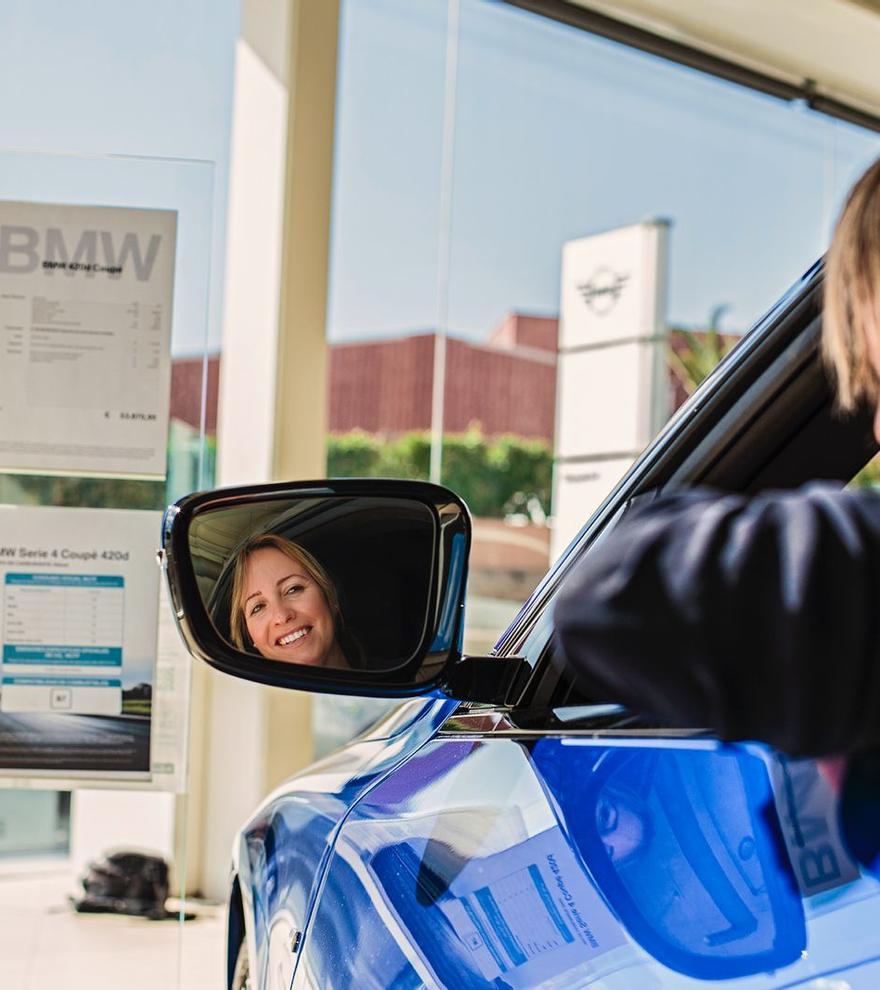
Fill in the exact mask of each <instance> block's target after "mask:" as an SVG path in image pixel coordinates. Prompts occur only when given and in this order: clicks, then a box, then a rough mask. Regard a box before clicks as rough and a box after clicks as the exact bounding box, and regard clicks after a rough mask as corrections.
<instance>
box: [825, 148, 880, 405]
mask: <svg viewBox="0 0 880 990" xmlns="http://www.w3.org/2000/svg"><path fill="white" fill-rule="evenodd" d="M878 304H880V159H878V160H877V161H875V162H874V164H873V165H872V166H871V167H870V168H869V169H868V170H867V172H865V174H864V175H863V176H862V177H861V178H860V179H859V181H858V182H857V183H856V184H855V185H854V186H853V188H852V190H851V192H850V194H849V197H848V199H847V201H846V205H845V206H844V208H843V211H842V212H841V214H840V218H839V220H838V221H837V227H836V228H835V231H834V238H833V240H832V242H831V248H830V249H829V251H828V257H827V259H826V266H825V305H824V315H823V320H822V351H823V354H824V357H825V360H826V362H827V364H828V365H829V366H830V368H831V370H832V373H833V374H834V377H835V379H836V381H837V398H838V403H839V405H840V407H841V408H843V409H845V410H852V409H854V408H855V407H856V406H857V405H858V404H859V403H860V402H861V401H864V400H868V401H875V402H876V401H877V399H878V397H880V383H878V376H877V374H876V372H875V371H874V367H873V365H872V364H871V359H870V353H869V351H868V336H869V334H870V335H874V336H875V339H876V344H877V348H878V351H880V305H878Z"/></svg>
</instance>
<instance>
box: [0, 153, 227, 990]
mask: <svg viewBox="0 0 880 990" xmlns="http://www.w3.org/2000/svg"><path fill="white" fill-rule="evenodd" d="M0 163H2V169H0V173H2V180H0V200H2V201H11V202H24V203H36V204H41V203H49V204H53V203H54V204H70V205H88V206H93V205H94V206H111V207H122V208H133V209H145V210H171V211H175V212H176V242H175V256H174V264H173V274H174V284H173V303H172V313H171V314H169V315H170V325H171V335H170V353H169V354H167V359H168V360H169V361H170V389H169V396H168V398H167V401H168V402H169V422H168V433H167V443H164V444H163V446H164V447H165V454H166V456H165V462H166V463H165V469H164V471H165V476H164V477H162V476H161V475H160V474H159V471H157V472H156V474H155V476H154V477H152V478H147V477H136V476H129V477H121V476H118V475H116V476H114V475H113V474H112V473H110V474H106V475H104V476H102V475H101V474H100V471H101V466H100V463H96V464H95V466H94V468H92V469H91V470H92V471H94V472H96V473H88V472H87V471H86V470H85V469H84V471H83V473H78V472H69V473H67V474H62V473H35V472H34V471H31V472H29V473H18V472H16V471H15V470H6V471H0V504H2V505H3V506H5V507H7V512H15V511H17V510H16V509H11V510H10V509H8V507H10V506H15V507H23V508H24V507H26V508H27V510H28V511H30V512H33V511H41V508H42V507H70V508H83V509H99V510H104V509H111V510H120V509H124V510H152V512H153V513H154V514H155V518H154V520H153V521H154V523H155V525H154V527H152V526H151V531H152V529H153V528H154V530H155V543H153V544H151V549H150V553H149V561H148V565H149V571H150V574H149V576H150V578H152V576H153V575H154V574H156V575H157V579H158V570H157V569H156V568H155V561H154V556H153V548H154V547H155V546H157V545H158V542H159V536H160V533H159V520H160V518H161V510H163V509H164V507H165V506H166V505H167V504H168V502H170V501H173V500H174V499H176V498H179V497H180V496H181V495H182V494H184V493H186V492H188V491H191V490H193V489H196V488H200V487H202V488H204V487H210V486H211V485H212V483H213V463H214V456H213V455H214V450H215V446H216V444H215V439H214V430H215V422H216V414H215V409H214V406H215V404H216V372H217V359H216V356H214V354H213V351H214V347H213V346H212V343H213V337H216V329H214V330H213V331H212V326H211V322H210V319H209V312H210V309H209V306H208V299H209V296H210V293H211V291H212V283H211V266H210V255H211V252H212V246H211V245H212V238H213V219H214V165H213V163H211V162H201V161H183V160H176V161H171V160H163V159H151V158H138V157H131V158H121V157H119V158H114V157H109V156H73V155H70V156H67V155H48V154H39V153H30V152H0ZM71 277H74V276H71ZM64 284H65V283H64V282H63V281H61V280H60V279H59V280H56V282H55V283H53V286H54V287H55V295H57V296H58V298H59V299H61V300H62V304H63V300H64V299H65V296H64V292H63V289H64ZM97 291H98V290H97V289H96V292H97ZM7 322H8V321H7ZM68 325H69V326H77V325H78V324H74V323H71V324H68ZM110 325H111V324H109V323H108V324H107V326H110ZM60 326H62V327H64V324H60ZM101 326H102V327H103V326H104V324H101ZM83 329H84V330H85V331H86V332H88V333H92V334H93V336H95V337H96V338H100V336H101V333H103V332H104V331H102V330H101V329H100V327H99V328H97V331H96V330H95V328H89V327H86V326H85V325H84V327H83ZM58 332H59V333H65V332H67V331H66V330H64V329H61V330H59V331H58ZM120 334H121V331H120ZM212 334H213V336H212ZM105 336H106V333H105ZM132 339H134V338H132ZM46 346H47V347H52V348H55V353H56V354H57V355H58V358H57V360H58V361H60V360H62V359H63V358H65V357H67V356H70V355H68V351H70V352H71V353H72V352H74V351H76V352H77V353H79V352H83V353H85V352H89V353H90V354H91V353H92V352H96V351H98V350H99V347H98V346H95V341H94V340H92V341H89V340H87V341H86V342H85V343H83V342H82V341H81V340H79V339H77V341H76V344H75V346H70V347H68V346H67V345H66V344H63V343H49V344H47V345H46ZM126 346H129V344H128V341H127V338H126ZM130 346H132V347H138V346H142V345H141V344H131V345H130ZM107 350H108V353H111V354H112V347H108V348H107ZM62 352H63V353H62ZM75 359H76V355H75V354H74V355H73V356H72V357H70V366H71V367H72V366H73V364H74V363H75ZM29 360H31V361H32V363H33V361H36V360H37V358H36V357H32V358H29ZM46 360H48V358H47V359H46ZM150 360H151V359H150V358H147V359H146V361H142V364H146V365H150ZM161 360H163V356H159V357H157V358H156V361H161ZM111 367H112V368H113V371H111V370H109V369H110V368H111ZM150 367H154V365H150ZM117 373H120V374H121V371H120V370H119V369H118V368H117V367H116V366H115V365H110V364H108V371H107V374H108V375H110V374H117ZM146 373H147V372H145V374H146ZM144 394H145V395H146V394H147V393H146V392H145V393H144ZM150 394H152V393H150ZM160 401H166V400H165V397H164V396H163V397H161V400H160ZM48 404H49V405H50V406H51V405H52V403H51V401H49V403H48ZM61 408H63V405H62V406H61ZM7 439H8V438H7ZM96 442H97V440H96ZM160 449H161V448H160ZM160 470H161V469H160ZM31 518H33V517H31ZM146 521H147V522H150V520H146ZM132 525H133V524H132ZM7 537H8V534H7ZM16 538H18V534H17V535H16ZM7 542H8V539H7ZM126 587H127V586H126ZM157 591H158V593H159V594H160V595H161V596H162V599H161V601H160V603H159V605H160V607H159V609H158V617H159V624H158V628H157V629H156V630H155V631H153V632H152V633H151V632H149V631H148V633H147V635H148V636H150V635H152V636H155V637H156V638H157V640H158V658H157V660H156V662H155V663H154V664H152V665H151V667H150V670H149V671H148V670H147V669H146V667H144V666H143V665H141V666H137V667H136V668H135V667H133V666H131V665H130V664H127V663H126V659H127V656H126V655H125V651H124V650H123V662H122V667H121V674H120V679H121V691H122V712H121V715H120V716H119V717H118V718H117V719H115V721H114V719H113V718H109V719H108V718H104V717H96V718H90V717H89V716H84V717H83V719H82V720H80V721H76V722H71V723H70V724H69V725H65V727H64V731H65V732H67V736H68V738H66V739H65V740H64V742H67V743H70V745H71V746H75V745H76V744H77V741H78V740H79V739H80V738H81V737H86V736H87V737H89V738H95V737H96V736H97V734H99V733H100V732H101V731H103V728H104V727H105V726H107V725H110V723H114V724H113V725H112V726H110V729H111V731H112V732H117V731H118V735H117V736H112V737H108V742H107V745H108V746H110V747H113V746H114V745H116V746H117V747H119V746H122V745H124V743H123V740H124V739H127V738H129V737H132V738H134V736H136V735H137V733H138V732H140V730H141V728H142V726H143V723H144V721H145V720H146V721H147V722H148V723H149V724H150V726H151V728H150V731H149V735H148V738H149V740H150V742H149V746H150V750H149V753H150V755H151V757H152V759H151V761H150V764H149V769H150V773H149V775H148V774H146V773H140V774H139V775H138V774H135V773H132V774H128V775H127V776H126V774H125V773H123V774H122V775H121V778H126V779H121V778H120V779H119V780H108V779H97V780H95V779H94V778H95V777H97V778H100V777H101V775H100V774H99V773H98V774H94V775H92V776H90V774H89V773H88V772H87V771H77V770H74V769H72V768H71V767H69V766H67V764H65V762H64V758H63V755H58V757H57V758H58V762H57V763H56V764H53V766H56V767H57V769H56V770H52V769H49V768H41V769H40V770H38V771H34V772H31V771H24V770H14V769H9V765H7V769H5V770H0V877H2V878H3V879H4V880H9V883H8V884H5V885H4V894H5V897H6V900H5V901H4V904H6V903H8V900H9V898H10V897H15V896H18V895H17V894H16V891H17V890H18V885H20V884H23V883H25V882H26V877H27V870H29V869H34V868H35V865H34V864H35V863H36V864H38V867H39V869H41V870H42V868H43V865H45V864H47V863H48V862H49V861H50V860H54V863H55V866H54V867H53V870H54V869H55V868H56V867H57V870H56V871H55V872H52V873H49V872H45V871H44V872H45V876H44V873H40V876H41V877H42V878H43V879H42V880H41V883H40V885H39V890H38V891H37V892H36V893H33V894H32V895H29V896H30V897H31V899H30V900H29V901H28V905H29V907H28V910H27V911H24V912H20V913H19V915H18V916H17V922H18V923H19V925H20V926H27V925H28V924H31V923H32V926H33V930H34V931H37V930H38V929H39V927H40V925H41V914H40V912H41V911H43V910H44V909H45V904H44V903H43V901H44V900H45V901H46V902H48V903H50V904H51V903H54V902H55V901H58V903H62V904H65V909H66V905H67V902H66V894H67V893H75V894H76V895H77V896H81V895H82V893H83V891H82V889H80V888H79V886H78V880H79V878H80V877H81V876H82V875H83V874H84V871H85V870H86V868H87V866H88V864H89V863H90V862H91V861H93V860H96V859H99V858H100V856H101V855H102V854H104V853H105V852H107V851H108V850H112V849H118V848H128V849H131V848H141V849H145V850H152V851H155V852H157V853H159V854H161V855H162V856H163V858H165V859H166V861H168V862H169V863H171V864H173V865H172V870H173V871H174V872H173V875H172V879H171V883H172V887H171V889H170V893H171V896H172V897H173V896H176V895H180V896H182V895H183V893H184V892H185V878H186V864H187V849H186V839H185V835H186V833H187V828H186V814H185V808H186V802H185V799H184V798H182V797H181V796H180V795H182V794H183V792H184V788H185V786H186V766H185V736H186V725H187V710H188V706H189V671H190V664H189V658H188V657H187V655H186V653H185V651H184V649H183V647H182V644H181V643H180V641H179V638H178V635H177V632H176V630H175V628H174V623H173V617H172V615H171V612H170V610H169V609H168V608H167V607H165V602H164V588H161V586H159V585H158V584H157ZM148 604H149V603H147V602H144V606H145V608H148ZM4 635H5V634H4ZM4 641H5V640H4ZM148 682H149V683H148ZM151 712H152V715H150V713H151ZM27 717H28V716H27V714H26V715H25V717H24V724H23V725H21V726H18V727H16V724H15V719H16V716H14V715H13V716H10V715H9V714H7V715H6V716H5V718H6V722H5V723H4V732H5V735H4V740H5V742H6V744H7V748H6V749H4V753H6V752H7V751H8V743H9V739H10V738H12V737H13V736H14V734H15V732H16V731H19V729H20V731H21V732H23V733H25V734H26V733H27V732H28V731H30V732H34V733H38V732H39V731H41V730H40V728H39V724H37V723H36V722H35V723H34V725H33V726H31V725H30V724H29V723H28V722H27ZM50 717H52V718H55V719H56V720H59V719H61V718H62V717H63V716H59V715H53V716H50ZM10 720H11V722H10ZM19 721H22V719H21V718H20V717H19ZM116 722H118V723H119V725H116V724H115V723H116ZM133 727H134V728H133ZM141 734H142V733H141ZM137 737H138V738H140V736H137ZM83 745H85V744H83ZM62 749H63V747H59V754H60V753H61V750H62ZM129 778H130V779H129ZM135 778H137V779H135ZM108 783H109V785H110V786H109V787H108ZM98 788H101V789H98ZM138 790H139V791H140V793H136V791H138ZM179 809H184V810H181V811H180V813H178V810H179ZM175 816H177V822H175ZM175 827H177V829H178V831H175ZM59 860H63V861H64V862H63V863H61V864H59ZM64 871H67V872H66V873H65V872H64ZM61 877H66V879H64V880H63V889H62V888H61V887H59V888H58V889H57V890H56V886H54V885H57V883H58V882H59V880H58V878H61ZM22 889H23V888H22ZM31 915H32V916H33V917H31ZM181 933H182V928H181ZM167 941H168V943H169V945H170V948H171V949H172V951H170V952H168V953H166V954H165V955H163V956H162V959H161V960H160V961H159V962H158V963H157V965H158V966H159V970H158V972H160V973H164V975H163V977H162V981H163V982H166V983H167V984H168V985H177V973H178V967H179V958H178V954H179V951H180V943H179V942H175V940H174V939H170V940H167ZM31 943H32V939H30V938H28V940H27V946H31ZM175 949H176V950H177V951H174V950H175ZM23 965H24V961H23V960H22V958H21V957H20V955H19V954H17V953H15V952H13V953H9V954H7V955H6V956H5V957H4V960H3V963H2V965H0V971H2V973H6V974H7V976H9V978H10V979H12V980H13V982H15V981H16V977H15V976H13V974H16V973H18V972H19V969H20V968H21V966H23ZM28 965H31V963H28ZM34 965H35V964H34ZM31 971H32V972H33V973H35V974H36V972H37V971H36V970H34V969H33V966H31ZM37 978H38V977H37V976H36V975H35V976H34V979H37ZM0 982H2V975H0ZM99 982H100V979H99Z"/></svg>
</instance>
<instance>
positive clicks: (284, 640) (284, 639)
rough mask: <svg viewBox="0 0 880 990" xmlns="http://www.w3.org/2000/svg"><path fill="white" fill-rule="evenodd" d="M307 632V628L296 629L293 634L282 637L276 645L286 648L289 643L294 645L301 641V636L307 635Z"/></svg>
mask: <svg viewBox="0 0 880 990" xmlns="http://www.w3.org/2000/svg"><path fill="white" fill-rule="evenodd" d="M308 631H309V627H308V626H306V627H304V628H303V629H297V630H296V631H295V632H292V633H290V634H289V635H288V636H282V637H281V639H279V640H278V645H279V646H287V645H288V644H290V643H295V642H296V641H297V640H298V639H302V638H303V636H305V635H306V633H308Z"/></svg>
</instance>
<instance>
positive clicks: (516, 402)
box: [329, 313, 558, 442]
mask: <svg viewBox="0 0 880 990" xmlns="http://www.w3.org/2000/svg"><path fill="white" fill-rule="evenodd" d="M557 330H558V321H557V320H556V319H553V318H551V317H543V316H526V315H523V314H520V313H516V314H511V315H510V316H508V317H507V318H506V319H505V320H504V321H503V322H502V323H501V324H500V325H499V326H498V327H497V328H496V329H495V330H494V332H493V333H492V335H491V336H490V338H489V340H488V341H487V342H486V343H479V344H477V343H472V342H470V341H466V340H461V339H459V338H456V337H449V338H447V350H446V386H445V391H446V395H445V412H444V420H445V428H446V430H447V431H448V432H450V433H460V432H463V431H464V430H466V429H467V428H468V427H469V426H470V425H471V424H473V423H479V424H480V427H481V428H482V430H483V432H484V433H486V434H487V435H489V436H495V435H498V434H501V433H515V434H517V435H518V436H522V437H530V438H536V439H542V440H546V441H548V442H552V439H553V424H554V417H555V413H556V335H557ZM436 341H437V337H436V334H434V333H432V332H427V333H416V334H411V335H409V336H406V337H397V338H393V339H390V340H379V341H364V342H356V343H350V344H334V345H332V346H331V347H330V398H329V405H330V409H329V413H330V415H329V425H330V432H331V433H346V432H348V431H349V430H354V429H360V430H365V431H366V432H368V433H385V434H392V435H393V434H397V433H404V432H407V431H409V430H427V429H429V428H430V426H431V397H432V388H433V376H434V348H435V345H436Z"/></svg>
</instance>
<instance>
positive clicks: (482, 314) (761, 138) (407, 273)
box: [329, 0, 880, 340]
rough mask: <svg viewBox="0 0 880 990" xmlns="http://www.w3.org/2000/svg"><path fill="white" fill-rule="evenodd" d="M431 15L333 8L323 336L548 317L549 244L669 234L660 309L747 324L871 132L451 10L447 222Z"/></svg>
mask: <svg viewBox="0 0 880 990" xmlns="http://www.w3.org/2000/svg"><path fill="white" fill-rule="evenodd" d="M446 7H447V4H446V2H445V0H418V3H412V2H408V0H346V4H345V11H344V19H343V34H342V42H341V55H342V58H341V62H340V81H339V105H338V108H337V147H336V187H335V204H334V221H333V245H332V284H331V291H330V310H329V334H330V337H331V339H339V340H343V339H345V340H347V339H355V338H364V337H370V336H376V335H382V334H386V333H398V332H402V331H406V330H409V329H414V328H419V327H428V326H433V325H436V323H437V320H438V313H440V312H441V311H442V310H441V307H440V301H439V299H438V292H437V261H438V245H439V243H440V241H441V236H440V235H441V226H442V224H443V223H449V224H450V228H449V229H450V236H451V262H450V277H449V297H448V313H449V320H448V328H449V330H450V331H451V332H453V333H458V334H461V335H464V336H469V337H475V338H480V337H482V336H484V335H485V334H486V333H487V332H488V330H489V329H490V327H492V326H493V325H494V324H495V323H496V322H497V321H498V320H499V319H500V318H501V317H502V316H503V314H504V313H505V312H507V311H508V310H511V309H517V310H523V311H528V312H538V313H556V312H557V311H558V296H559V259H560V251H561V246H562V244H563V243H564V242H565V241H566V240H568V239H571V238H575V237H581V236H584V235H586V234H589V233H592V232H595V231H599V230H604V229H607V228H609V227H613V226H618V225H621V224H627V223H632V222H634V221H638V220H641V219H646V218H648V217H654V216H664V217H668V218H670V219H671V220H672V221H673V229H672V235H671V252H670V254H671V258H670V286H669V316H670V319H671V320H672V321H673V322H677V323H684V324H690V325H699V324H700V323H701V322H702V321H704V320H705V319H706V316H707V314H708V313H709V312H710V310H711V309H712V308H713V307H714V306H715V305H717V304H720V303H726V304H728V305H729V307H730V309H729V312H728V314H727V316H726V318H725V324H724V325H725V326H726V327H729V328H730V329H739V330H742V329H746V328H747V327H748V326H749V325H750V324H751V323H752V322H753V321H754V320H755V319H756V318H757V317H758V316H759V315H760V314H761V313H762V312H763V311H764V310H765V309H766V308H767V307H768V306H769V305H770V304H771V303H772V302H773V300H774V299H775V298H777V297H778V296H779V295H780V294H781V293H782V291H783V290H784V289H785V288H786V286H787V285H788V284H789V283H791V282H792V281H793V280H794V279H795V278H796V277H797V276H798V275H800V274H801V272H802V271H803V270H804V269H806V268H807V267H808V266H809V264H811V262H812V261H813V260H814V259H815V257H816V256H817V255H818V254H820V253H821V252H822V251H823V250H824V248H825V246H826V243H827V239H828V235H829V231H830V226H831V221H832V218H833V216H834V215H835V213H836V211H837V209H838V208H839V203H840V199H841V196H842V194H843V192H844V191H845V189H846V188H847V186H848V185H849V184H850V183H851V182H852V180H853V179H854V178H855V177H856V176H857V174H858V173H859V171H860V170H861V169H862V168H863V167H864V165H865V164H867V162H868V161H870V160H871V159H872V158H873V157H875V156H876V155H877V154H878V153H880V136H878V135H875V134H866V133H865V132H861V131H859V130H857V129H856V128H853V127H850V126H848V125H844V124H840V123H837V122H834V121H831V120H829V119H828V118H824V117H821V116H819V115H817V114H814V113H812V112H810V111H809V110H807V109H806V108H804V107H801V106H796V105H791V104H785V103H782V102H780V101H778V100H775V99H772V98H770V97H765V96H762V95H759V94H756V93H753V92H750V91H747V90H744V89H742V88H740V87H736V86H733V85H732V84H728V83H725V82H722V81H720V80H716V79H712V78H709V77H706V76H703V75H701V74H699V73H697V72H694V71H691V70H688V69H684V68H682V67H679V66H674V65H671V64H669V63H667V62H664V61H662V60H660V59H657V58H653V57H651V56H647V55H644V54H641V53H638V52H635V51H632V50H629V49H626V48H623V47H622V46H619V45H616V44H613V43H611V42H607V41H604V40H601V39H598V38H594V37H591V36H589V35H586V34H585V33H583V32H580V31H577V30H574V29H572V28H569V27H565V26H563V25H560V24H556V23H554V22H550V21H547V20H545V19H541V18H538V17H535V16H534V15H530V14H527V13H524V12H522V11H520V10H517V9H514V8H511V7H508V6H506V5H504V4H502V3H498V2H495V0H461V16H460V31H459V71H458V87H457V96H456V115H455V142H454V151H455V153H454V169H453V196H452V210H451V216H449V217H447V218H442V217H441V216H440V212H439V200H440V178H441V177H440V161H441V152H442V111H443V92H444V55H445V40H446V13H447V11H446Z"/></svg>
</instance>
